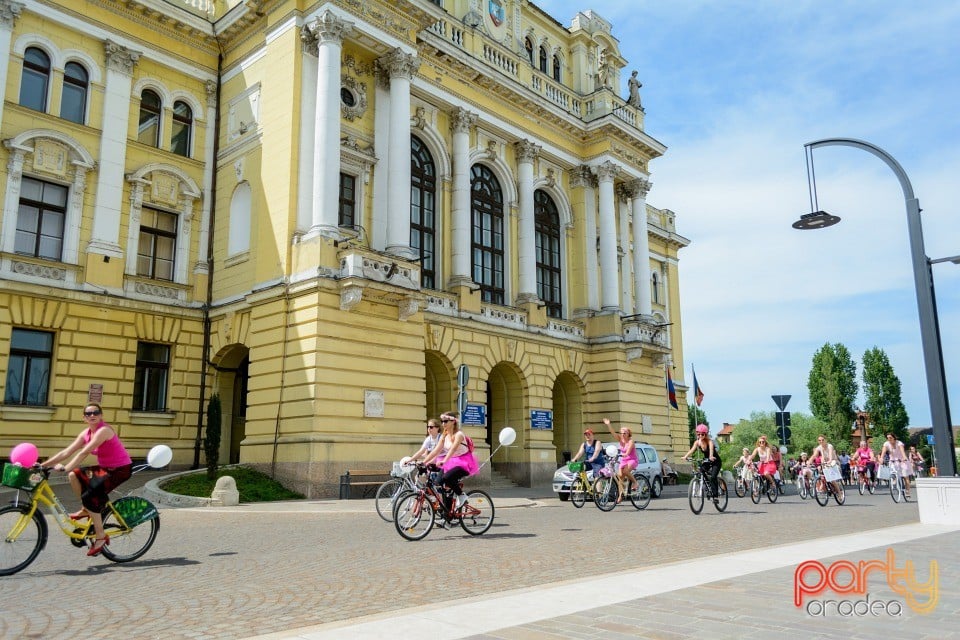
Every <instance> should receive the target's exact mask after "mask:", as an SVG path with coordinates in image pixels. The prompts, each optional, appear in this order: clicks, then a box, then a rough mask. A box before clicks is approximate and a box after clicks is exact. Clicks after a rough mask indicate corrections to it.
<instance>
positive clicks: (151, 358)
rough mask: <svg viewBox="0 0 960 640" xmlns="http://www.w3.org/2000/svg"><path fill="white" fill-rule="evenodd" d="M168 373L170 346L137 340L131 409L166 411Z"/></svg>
mask: <svg viewBox="0 0 960 640" xmlns="http://www.w3.org/2000/svg"><path fill="white" fill-rule="evenodd" d="M169 375H170V346H169V345H166V344H156V343H152V342H138V343H137V365H136V372H135V373H134V380H133V410H134V411H166V409H167V380H168V378H169Z"/></svg>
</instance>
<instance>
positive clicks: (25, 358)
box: [3, 329, 53, 407]
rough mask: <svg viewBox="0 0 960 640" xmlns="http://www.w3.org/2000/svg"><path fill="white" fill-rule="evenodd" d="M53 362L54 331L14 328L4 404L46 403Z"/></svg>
mask: <svg viewBox="0 0 960 640" xmlns="http://www.w3.org/2000/svg"><path fill="white" fill-rule="evenodd" d="M51 362H53V334H52V333H49V332H47V331H34V330H32V329H14V330H13V332H12V334H11V336H10V361H9V364H8V365H7V386H6V392H5V393H4V395H3V402H4V404H25V405H30V406H40V407H42V406H46V404H47V392H48V390H49V388H50V370H51V366H50V364H51Z"/></svg>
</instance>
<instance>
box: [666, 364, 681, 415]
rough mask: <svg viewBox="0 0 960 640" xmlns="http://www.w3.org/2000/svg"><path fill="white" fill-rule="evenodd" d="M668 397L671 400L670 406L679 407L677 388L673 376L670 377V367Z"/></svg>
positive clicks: (668, 371) (668, 370) (668, 372)
mask: <svg viewBox="0 0 960 640" xmlns="http://www.w3.org/2000/svg"><path fill="white" fill-rule="evenodd" d="M667 399H668V400H670V406H671V407H673V408H674V409H679V408H680V406H679V405H678V404H677V389H676V387H674V386H673V378H671V377H670V369H669V368H667Z"/></svg>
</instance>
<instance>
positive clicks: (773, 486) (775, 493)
mask: <svg viewBox="0 0 960 640" xmlns="http://www.w3.org/2000/svg"><path fill="white" fill-rule="evenodd" d="M779 497H780V491H779V489H777V483H776V482H767V500H769V501H770V503H771V504H773V503H774V502H776V501H777V498H779Z"/></svg>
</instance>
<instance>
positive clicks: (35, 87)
mask: <svg viewBox="0 0 960 640" xmlns="http://www.w3.org/2000/svg"><path fill="white" fill-rule="evenodd" d="M4 55H6V52H4ZM49 88H50V56H48V55H47V54H46V53H45V52H44V51H43V50H42V49H39V48H37V47H28V48H27V50H26V51H24V52H23V75H21V77H20V104H21V105H23V106H24V107H27V108H29V109H34V110H36V111H44V112H45V111H46V110H47V91H48V89H49Z"/></svg>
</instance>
